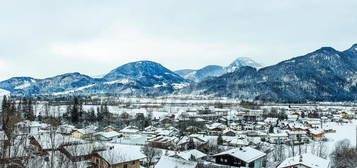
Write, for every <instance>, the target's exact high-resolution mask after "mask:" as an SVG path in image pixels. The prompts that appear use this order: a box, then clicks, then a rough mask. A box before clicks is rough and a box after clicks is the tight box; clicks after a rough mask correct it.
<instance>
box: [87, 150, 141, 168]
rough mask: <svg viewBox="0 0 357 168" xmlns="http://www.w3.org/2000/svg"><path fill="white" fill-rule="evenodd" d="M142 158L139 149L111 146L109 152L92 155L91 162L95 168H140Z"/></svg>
mask: <svg viewBox="0 0 357 168" xmlns="http://www.w3.org/2000/svg"><path fill="white" fill-rule="evenodd" d="M144 158H146V156H145V155H144V154H142V153H141V151H140V147H136V146H132V145H122V144H111V146H110V148H109V150H105V151H101V152H97V153H96V154H94V155H93V156H92V158H91V161H92V163H93V164H94V165H95V166H94V167H97V168H140V165H141V160H143V159H144Z"/></svg>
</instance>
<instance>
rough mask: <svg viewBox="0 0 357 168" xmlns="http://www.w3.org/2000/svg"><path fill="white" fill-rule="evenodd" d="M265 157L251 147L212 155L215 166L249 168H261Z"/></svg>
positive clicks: (262, 153)
mask: <svg viewBox="0 0 357 168" xmlns="http://www.w3.org/2000/svg"><path fill="white" fill-rule="evenodd" d="M265 156H266V154H265V153H264V152H261V151H259V150H256V149H254V148H251V147H241V148H234V149H231V150H228V151H225V152H221V153H218V154H215V155H213V157H214V158H215V160H216V163H217V164H222V165H228V166H235V167H249V168H261V167H262V166H263V158H264V157H265Z"/></svg>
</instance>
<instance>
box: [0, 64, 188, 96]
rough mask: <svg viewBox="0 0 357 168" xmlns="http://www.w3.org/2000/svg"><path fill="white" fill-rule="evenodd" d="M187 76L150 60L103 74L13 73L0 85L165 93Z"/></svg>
mask: <svg viewBox="0 0 357 168" xmlns="http://www.w3.org/2000/svg"><path fill="white" fill-rule="evenodd" d="M187 82H188V80H186V79H183V78H182V77H181V76H179V75H177V74H175V73H174V72H172V71H170V70H168V69H167V68H165V67H163V66H162V65H161V64H158V63H155V62H152V61H138V62H132V63H128V64H125V65H122V66H120V67H118V68H116V69H114V70H112V71H111V72H109V73H108V74H106V75H105V76H104V77H103V78H92V77H90V76H87V75H83V74H80V73H78V72H76V73H67V74H62V75H58V76H54V77H50V78H45V79H33V78H30V77H16V78H11V79H9V80H5V81H2V82H0V88H2V89H5V90H8V91H10V92H11V93H12V94H20V95H34V94H40V95H44V94H45V95H48V94H54V95H60V94H85V95H87V94H105V95H118V94H133V95H136V94H140V95H147V94H166V93H171V92H173V91H175V90H176V89H179V88H181V87H183V86H187V85H188V84H187Z"/></svg>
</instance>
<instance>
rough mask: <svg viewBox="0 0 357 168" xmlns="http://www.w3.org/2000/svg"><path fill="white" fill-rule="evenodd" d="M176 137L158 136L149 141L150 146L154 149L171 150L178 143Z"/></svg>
mask: <svg viewBox="0 0 357 168" xmlns="http://www.w3.org/2000/svg"><path fill="white" fill-rule="evenodd" d="M177 140H178V139H177V138H176V137H170V136H156V137H153V138H150V139H148V140H147V142H148V144H149V145H150V146H152V147H156V148H162V149H169V148H171V147H173V146H174V144H176V142H177Z"/></svg>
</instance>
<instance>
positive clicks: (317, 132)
mask: <svg viewBox="0 0 357 168" xmlns="http://www.w3.org/2000/svg"><path fill="white" fill-rule="evenodd" d="M309 135H310V136H311V137H312V138H324V137H325V132H324V130H323V129H309Z"/></svg>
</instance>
